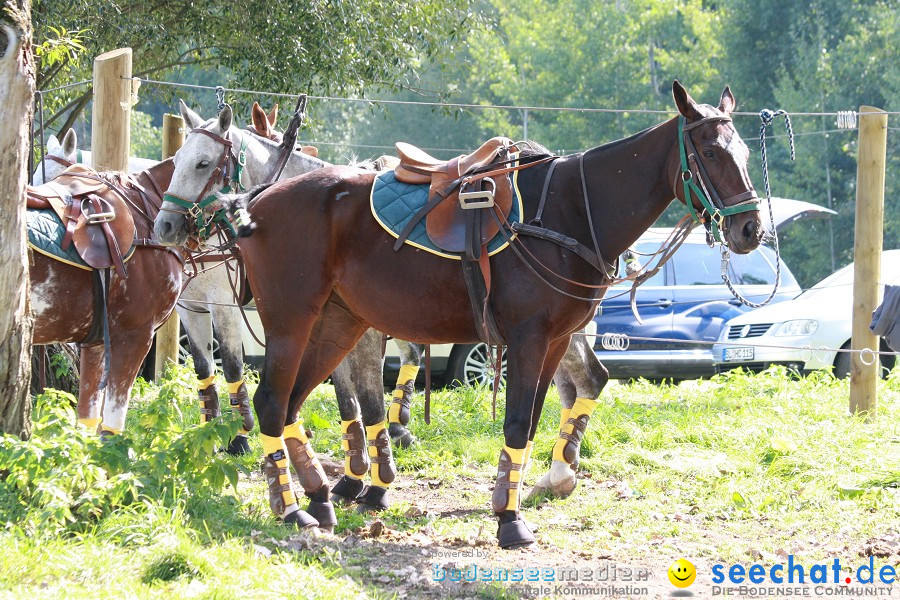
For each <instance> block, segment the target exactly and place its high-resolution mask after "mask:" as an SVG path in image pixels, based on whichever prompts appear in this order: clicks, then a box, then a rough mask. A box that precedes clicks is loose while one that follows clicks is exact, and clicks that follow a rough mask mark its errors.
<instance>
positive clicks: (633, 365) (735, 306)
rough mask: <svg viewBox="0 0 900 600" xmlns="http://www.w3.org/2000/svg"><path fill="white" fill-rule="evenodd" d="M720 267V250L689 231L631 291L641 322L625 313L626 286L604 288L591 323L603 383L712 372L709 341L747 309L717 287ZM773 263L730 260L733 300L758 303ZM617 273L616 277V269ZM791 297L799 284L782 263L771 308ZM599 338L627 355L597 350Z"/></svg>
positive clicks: (646, 240)
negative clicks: (621, 345)
mask: <svg viewBox="0 0 900 600" xmlns="http://www.w3.org/2000/svg"><path fill="white" fill-rule="evenodd" d="M669 233H670V230H669V229H657V228H653V229H650V230H649V231H647V233H645V234H644V235H643V236H641V238H640V239H639V240H638V241H637V243H635V244H634V246H633V248H634V249H635V250H636V251H637V252H638V253H642V254H652V253H653V252H655V251H656V250H657V249H658V248H659V246H660V244H661V243H662V242H663V241H664V240H665V239H666V238H667V237H668V235H669ZM721 264H722V257H721V252H720V250H719V248H718V247H715V248H710V247H709V246H708V245H707V244H706V235H705V232H704V231H702V230H695V231H694V232H692V233H691V234H690V236H688V238H687V240H686V241H685V242H684V244H682V246H681V247H680V248H679V249H678V251H676V252H675V254H674V255H673V256H672V258H671V259H669V261H668V262H667V263H666V264H665V265H663V268H662V269H661V270H660V271H659V272H658V273H657V274H656V275H654V276H653V277H652V278H650V279H649V280H647V281H646V282H644V283H643V284H642V285H641V286H639V287H638V288H637V291H636V294H635V301H636V305H637V310H638V314H639V315H640V317H641V320H642V321H643V323H640V322H638V320H637V319H636V318H635V317H634V314H633V313H632V310H631V299H630V294H629V291H630V289H631V284H630V282H627V283H623V284H620V285H617V286H614V287H612V288H610V290H609V292H607V297H606V298H605V299H604V300H603V302H602V303H601V305H600V308H601V311H600V313H599V314H598V315H597V317H596V318H595V319H594V320H595V322H596V323H597V329H598V331H599V332H600V336H599V337H598V340H597V342H596V344H595V346H594V351H595V353H596V354H597V357H598V358H599V359H600V362H602V363H603V364H604V365H605V366H606V368H607V369H609V372H610V377H611V378H613V379H629V378H637V377H644V378H647V379H651V380H661V379H676V380H680V379H691V378H696V377H705V376H710V375H713V374H714V373H715V368H714V367H713V355H712V352H711V350H710V342H715V341H716V340H717V339H718V338H719V332H720V331H721V330H722V327H723V326H724V325H725V322H726V321H728V320H729V319H731V318H732V317H735V316H737V315H739V314H742V313H743V312H745V311H747V310H749V308H748V307H746V306H745V305H743V304H741V302H740V301H739V300H738V299H737V298H735V297H734V296H733V295H732V293H731V292H730V291H729V290H728V288H727V287H726V285H725V283H724V282H723V281H722V274H721ZM775 265H776V257H775V252H774V251H773V250H772V249H771V248H768V247H766V246H760V247H759V248H758V249H756V250H754V251H753V252H750V253H749V254H745V255H732V257H731V260H730V261H729V266H728V276H729V278H730V280H731V281H732V283H733V284H734V287H735V288H736V289H737V290H738V291H739V292H740V293H741V295H743V296H744V297H745V298H747V299H748V300H751V301H755V302H761V301H762V300H763V299H765V298H766V297H767V296H768V295H769V293H770V292H771V291H772V288H773V286H774V283H775V271H776V268H775ZM620 271H621V272H620V274H619V276H620V277H622V276H624V267H623V266H620ZM798 293H800V286H799V285H798V284H797V280H796V279H794V276H793V274H792V273H791V271H790V269H789V268H788V267H787V265H785V264H784V262H783V261H782V262H781V284H780V285H779V288H778V292H777V294H776V296H775V297H774V298H773V299H772V302H781V301H783V300H788V299H790V298H793V297H794V296H796V295H797V294H798ZM606 333H611V334H624V335H626V336H628V344H627V349H626V350H624V351H622V350H612V349H606V348H604V347H603V338H602V335H603V334H606ZM666 339H669V340H677V341H664V340H666ZM704 342H706V343H704Z"/></svg>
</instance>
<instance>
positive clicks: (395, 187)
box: [371, 170, 522, 260]
mask: <svg viewBox="0 0 900 600" xmlns="http://www.w3.org/2000/svg"><path fill="white" fill-rule="evenodd" d="M518 173H519V172H518V171H514V175H513V203H512V209H511V210H510V212H509V217H507V220H508V221H509V222H510V224H512V223H514V222H519V221H521V220H522V195H521V194H520V193H519V186H518V177H517V175H518ZM427 201H428V185H427V184H423V185H416V184H409V183H403V182H402V181H397V177H396V175H394V171H393V170H391V171H385V172H384V173H382V174H380V175H378V176H377V177H376V178H375V183H374V184H373V185H372V194H371V206H372V215H373V216H374V217H375V220H376V221H378V223H379V224H380V225H381V226H382V227H383V228H384V229H385V231H387V232H388V233H389V234H391V235H392V236H394V237H395V238H398V237H400V232H402V231H403V228H404V227H406V224H407V223H409V222H410V220H412V218H413V216H414V215H415V214H416V213H417V212H418V211H419V209H420V208H422V207H423V206H425V203H426V202H427ZM426 218H427V217H426ZM511 235H512V234H511ZM405 243H407V244H409V245H410V246H415V247H416V248H421V249H422V250H425V251H427V252H431V253H432V254H437V255H438V256H443V257H444V258H451V259H455V260H460V255H459V254H454V253H450V252H446V251H445V250H442V249H441V248H438V247H437V246H435V245H434V243H433V242H432V241H431V239H430V238H429V237H428V233H427V232H426V231H425V219H422V220H421V221H419V222H418V223H417V224H416V226H415V227H414V228H413V230H412V233H410V235H409V237H408V238H406V242H405ZM507 245H508V243H507V241H506V238H504V237H503V235H502V234H500V233H498V234H497V235H495V236H494V238H493V239H492V240H491V241H490V242H488V246H487V247H488V254H496V253H497V252H500V251H501V250H503V249H504V248H506V246H507Z"/></svg>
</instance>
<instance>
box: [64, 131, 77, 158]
mask: <svg viewBox="0 0 900 600" xmlns="http://www.w3.org/2000/svg"><path fill="white" fill-rule="evenodd" d="M77 149H78V134H76V133H75V130H74V129H69V130H68V131H67V132H66V135H64V136H63V140H62V150H63V156H69V155H70V154H75V151H76V150H77Z"/></svg>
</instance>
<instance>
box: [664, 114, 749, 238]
mask: <svg viewBox="0 0 900 600" xmlns="http://www.w3.org/2000/svg"><path fill="white" fill-rule="evenodd" d="M686 121H687V119H685V118H684V116H679V117H678V157H679V159H680V161H681V172H680V176H681V185H682V191H683V193H684V198H683V200H684V203H685V204H686V205H687V207H688V211H690V215H691V219H692V220H693V221H694V222H695V223H697V224H703V225H704V226H705V227H706V228H707V232H708V234H711V235H712V238H713V239H714V240H715V241H717V242H719V243H720V244H723V245H727V242H726V241H725V240H724V239H723V237H722V233H724V232H725V230H726V227H725V219H726V217H730V216H732V215H736V214H739V213H742V212H749V211H753V210H759V198H757V196H756V191H755V190H753V189H752V188H751V189H749V190H747V191H745V192H741V193H740V194H736V195H734V196H730V197H728V198H725V199H724V200H723V199H722V198H721V197H720V196H719V194H718V192H717V191H716V187H715V186H714V185H713V183H712V181H711V180H710V178H709V174H708V173H707V171H706V167H704V166H703V161H702V160H700V157H699V155H698V154H697V148H696V146H694V141H693V140H692V139H691V135H690V131H691V130H692V129H695V128H697V127H699V126H700V125H704V124H706V123H710V122H715V121H722V122H726V123H731V117H729V116H727V115H714V116H712V117H703V118H702V119H698V120H696V121H694V122H693V123H687V122H686ZM691 192H693V193H694V195H695V196H696V197H697V199H698V200H699V201H700V204H701V205H702V206H703V208H702V209H700V211H698V210H697V208H696V207H695V206H694V201H693V200H692V199H691ZM707 217H708V218H707Z"/></svg>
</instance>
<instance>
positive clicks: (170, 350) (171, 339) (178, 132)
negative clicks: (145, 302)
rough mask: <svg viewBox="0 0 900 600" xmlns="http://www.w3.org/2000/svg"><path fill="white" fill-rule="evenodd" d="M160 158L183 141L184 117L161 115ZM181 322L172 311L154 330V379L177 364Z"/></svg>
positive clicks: (164, 157) (176, 149)
mask: <svg viewBox="0 0 900 600" xmlns="http://www.w3.org/2000/svg"><path fill="white" fill-rule="evenodd" d="M162 136H163V137H162V159H163V160H166V159H167V158H171V157H172V156H174V155H175V153H176V152H177V151H178V149H179V148H181V144H182V143H184V119H182V118H181V117H179V116H177V115H163V132H162ZM180 333H181V323H180V322H179V319H178V313H177V312H175V311H172V314H171V315H169V318H168V319H167V320H166V322H165V323H163V324H162V325H161V326H160V328H159V329H157V330H156V364H155V368H154V376H153V377H154V379H155V380H156V381H159V380H160V378H161V377H162V375H163V372H164V371H165V367H166V363H167V362H170V361H171V362H173V363H175V364H178V338H179V337H181V336H180Z"/></svg>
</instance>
